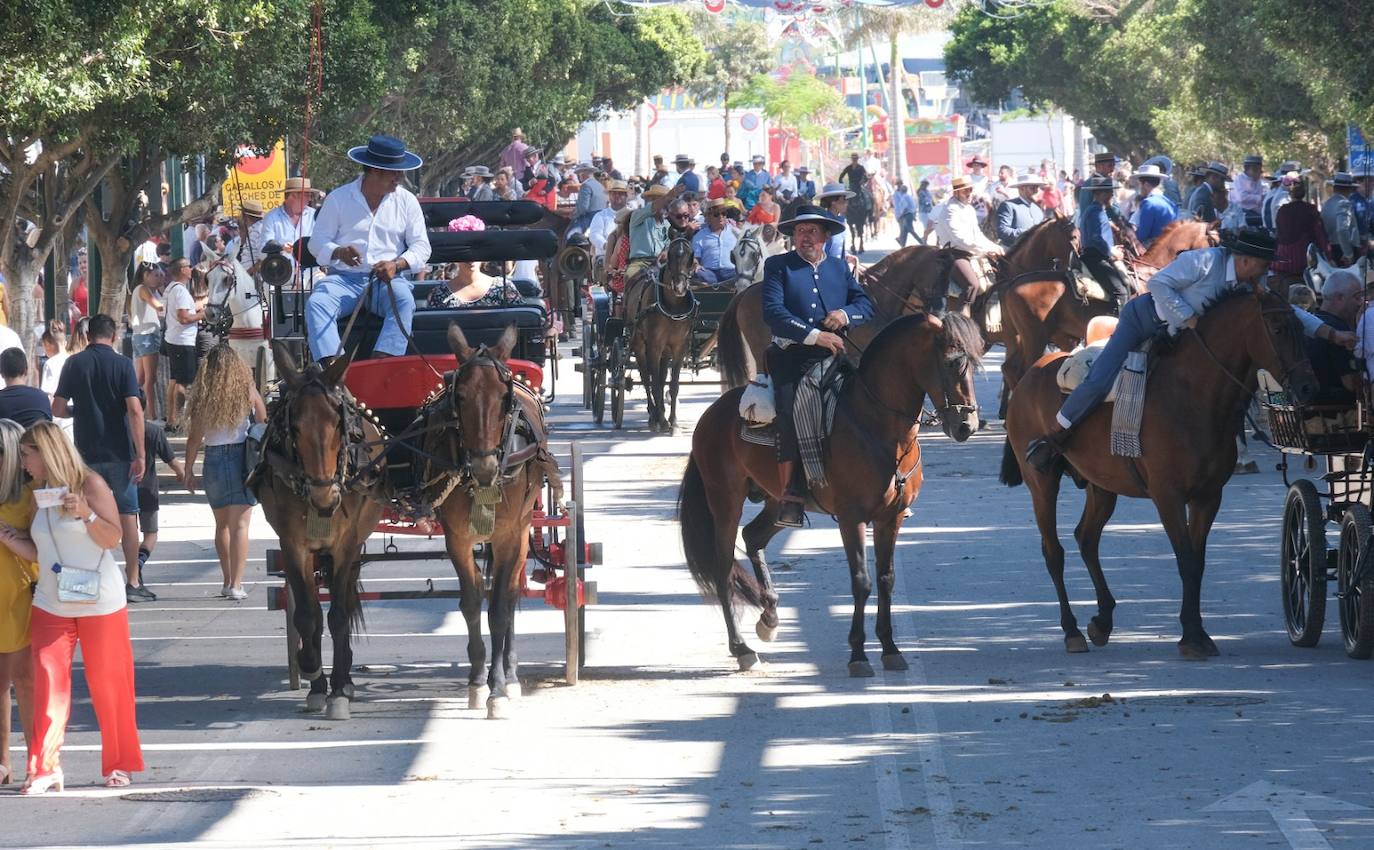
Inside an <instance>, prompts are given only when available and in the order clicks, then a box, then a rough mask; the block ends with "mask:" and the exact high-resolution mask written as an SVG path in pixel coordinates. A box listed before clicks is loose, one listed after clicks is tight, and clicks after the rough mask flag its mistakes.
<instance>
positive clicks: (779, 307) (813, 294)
mask: <svg viewBox="0 0 1374 850" xmlns="http://www.w3.org/2000/svg"><path fill="white" fill-rule="evenodd" d="M778 230H779V231H781V232H782V233H783V235H784V236H790V237H791V238H792V250H791V251H788V252H787V253H785V254H779V255H777V256H775V257H769V258H768V259H767V260H766V261H765V262H764V264H763V290H762V293H761V295H762V300H763V320H764V321H765V322H766V323H767V324H768V328H769V330H770V331H772V333H773V344H772V345H770V346H769V347H768V352H767V358H768V374H769V376H770V377H771V378H772V381H773V393H774V397H775V399H776V402H777V403H776V408H777V418H776V419H775V420H774V422H775V425H776V428H777V433H778V467H779V480H781V481H782V483H783V486H784V487H785V494H784V495H783V502H782V509H781V511H780V513H779V516H778V519H777V524H778V525H783V526H788V527H792V528H799V527H801V524H802V519H803V517H802V506H803V505H804V504H805V502H806V485H805V480H804V479H805V476H804V474H802V472H801V469H800V464H799V463H798V461H799V460H800V450H799V447H798V445H797V435H796V431H795V430H794V428H793V425H792V422H793V417H792V404H793V400H794V398H795V394H796V385H797V381H799V380H800V379H801V377H802V375H804V374H806V372H807V370H808V369H810V368H811V366H812V365H814V364H815V363H817V362H818V361H820V360H823V359H825V358H826V357H829V356H830V355H831V354H841V353H843V352H844V340H843V339H842V338H841V337H840V336H839V334H838V333H836V332H837V331H840V330H843V329H844V328H847V327H850V326H852V325H858V324H862V323H863V322H866V321H869V320H870V319H872V318H873V313H874V310H873V302H872V301H870V300H869V297H868V294H867V293H866V292H865V291H864V289H863V287H861V286H859V282H858V281H857V280H856V279H855V277H854V273H853V272H852V271H851V270H850V268H849V266H848V265H847V264H846V263H844V262H843V261H841V260H838V259H835V258H834V257H827V256H826V255H825V243H826V240H827V239H828V238H829V237H830V236H833V235H835V234H842V233H843V232H844V225H843V224H841V223H840V222H838V221H836V220H835V219H834V218H832V217H831V216H830V215H829V214H828V213H826V212H825V210H822V209H820V208H818V207H813V206H807V205H803V206H800V207H798V208H797V211H796V213H794V214H793V216H792V218H790V219H788V220H787V221H784V222H782V223H781V224H779V225H778Z"/></svg>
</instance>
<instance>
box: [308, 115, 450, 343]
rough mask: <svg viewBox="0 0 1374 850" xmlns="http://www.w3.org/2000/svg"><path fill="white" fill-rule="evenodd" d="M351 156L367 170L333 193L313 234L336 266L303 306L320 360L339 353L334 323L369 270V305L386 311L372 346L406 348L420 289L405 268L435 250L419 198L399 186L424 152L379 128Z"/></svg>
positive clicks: (314, 249) (317, 250)
mask: <svg viewBox="0 0 1374 850" xmlns="http://www.w3.org/2000/svg"><path fill="white" fill-rule="evenodd" d="M348 158H349V159H351V160H353V161H354V162H356V163H358V164H359V165H361V166H363V173H362V176H361V177H359V178H358V179H357V180H354V181H353V182H352V183H347V184H345V185H343V186H340V187H339V188H337V189H335V190H334V191H333V192H330V193H329V196H328V197H327V198H325V200H324V206H323V207H322V208H321V209H320V214H319V216H317V217H316V219H315V230H314V233H312V234H311V236H310V252H311V253H312V254H314V255H315V258H316V259H317V260H318V261H319V262H320V263H321V264H327V265H328V266H329V267H330V274H328V275H326V276H325V277H323V278H321V279H320V280H319V281H318V282H317V283H316V284H315V288H314V291H312V292H311V293H310V300H309V301H308V302H307V304H306V309H305V325H306V330H307V334H308V339H309V343H310V352H311V354H312V355H314V357H315V359H316V360H320V359H322V358H325V357H333V356H335V355H337V354H339V352H340V340H339V331H338V327H337V326H336V323H337V322H338V320H339V317H340V316H341V315H347V314H349V313H351V312H352V311H353V309H354V307H355V306H356V305H357V303H358V299H359V298H361V297H362V296H363V293H364V291H365V290H367V287H368V280H369V278H370V277H375V278H376V283H375V284H374V285H373V286H372V288H371V291H370V294H369V300H368V303H367V304H366V305H365V306H366V308H367V309H368V310H370V311H371V312H373V313H376V314H377V315H379V316H382V317H383V318H384V321H383V324H382V332H381V335H380V336H378V337H377V344H376V345H375V346H373V349H372V354H373V356H374V357H377V356H381V357H390V356H394V355H399V354H404V353H405V350H406V344H407V343H406V337H407V336H409V335H410V322H411V318H412V316H414V314H415V296H414V295H413V294H412V293H411V287H410V282H409V281H407V280H406V279H405V278H403V277H401V274H402V272H405V271H407V270H409V271H418V270H420V269H423V268H424V266H425V262H426V261H427V260H428V259H429V253H430V247H429V234H428V233H427V232H426V231H425V216H424V212H423V211H422V210H421V209H420V202H419V200H417V199H416V197H415V195H413V194H412V193H411V192H410V191H409V190H407V189H405V188H402V187H401V180H402V179H403V174H404V172H406V171H410V170H412V169H415V168H419V167H420V163H421V159H420V157H418V156H416V155H415V154H413V153H410V152H409V151H407V150H406V147H405V143H404V142H402V141H401V140H400V139H396V138H393V137H391V136H373V137H372V138H371V139H369V140H368V143H367V145H366V146H360V147H356V148H351V149H350V150H349V151H348Z"/></svg>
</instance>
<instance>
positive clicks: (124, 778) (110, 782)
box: [105, 770, 133, 788]
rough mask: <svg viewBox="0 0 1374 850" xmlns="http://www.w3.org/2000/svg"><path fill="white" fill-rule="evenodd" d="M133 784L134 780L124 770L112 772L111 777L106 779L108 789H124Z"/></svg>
mask: <svg viewBox="0 0 1374 850" xmlns="http://www.w3.org/2000/svg"><path fill="white" fill-rule="evenodd" d="M132 784H133V779H131V778H130V777H129V774H128V773H127V772H125V771H123V770H112V771H110V775H109V776H106V777H105V787H106V788H124V787H127V786H129V785H132Z"/></svg>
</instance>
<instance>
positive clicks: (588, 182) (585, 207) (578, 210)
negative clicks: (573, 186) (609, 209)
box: [568, 162, 607, 236]
mask: <svg viewBox="0 0 1374 850" xmlns="http://www.w3.org/2000/svg"><path fill="white" fill-rule="evenodd" d="M575 173H576V174H577V180H578V183H579V184H580V185H579V187H578V190H577V204H576V205H575V206H574V207H573V217H572V225H571V226H569V227H568V235H569V236H571V235H572V234H574V233H585V232H586V231H587V228H588V227H591V224H592V218H593V217H594V216H595V215H596V214H597V213H599V212H601V211H602V210H604V209H605V208H606V203H607V197H606V187H605V186H602V185H601V181H599V180H597V179H596V169H595V168H593V167H592V164H591V163H590V162H579V163H578V164H577V170H576V172H575Z"/></svg>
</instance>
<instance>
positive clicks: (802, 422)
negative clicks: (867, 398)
mask: <svg viewBox="0 0 1374 850" xmlns="http://www.w3.org/2000/svg"><path fill="white" fill-rule="evenodd" d="M850 371H851V367H850V365H849V361H848V360H846V359H845V358H843V357H841V358H838V359H837V358H835V357H828V358H826V359H825V360H822V361H820V362H818V363H816V364H815V365H814V366H812V367H811V368H810V369H809V370H808V371H807V373H806V374H805V375H803V376H802V378H801V380H799V381H798V382H797V387H796V395H795V397H794V398H793V402H792V424H793V427H795V428H796V429H797V444H798V447H799V448H800V449H801V458H802V464H803V467H804V468H805V470H806V477H807V480H808V481H809V482H810V484H811V486H812V487H813V488H821V487H824V486H825V467H824V447H825V441H826V440H827V439H828V438H829V436H830V431H831V429H832V427H833V426H834V423H835V409H836V407H837V406H838V404H839V399H840V392H841V391H842V390H843V389H844V384H845V381H846V380H847V379H848V377H849V374H850ZM739 411H740V419H741V420H743V421H742V424H741V426H740V437H741V438H742V439H743V440H744V441H745V442H748V443H753V444H755V445H760V446H771V447H776V446H777V444H778V434H777V430H776V428H775V427H774V424H773V423H774V420H775V419H776V416H777V398H776V396H775V394H774V392H773V387H772V383H771V382H770V381H769V379H768V376H767V375H758V376H755V378H754V379H753V380H752V381H750V382H749V385H748V386H747V387H746V388H745V391H744V393H742V394H741V396H740V406H739Z"/></svg>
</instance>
